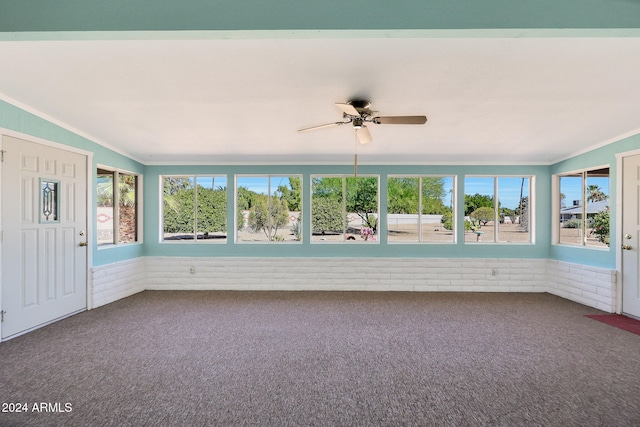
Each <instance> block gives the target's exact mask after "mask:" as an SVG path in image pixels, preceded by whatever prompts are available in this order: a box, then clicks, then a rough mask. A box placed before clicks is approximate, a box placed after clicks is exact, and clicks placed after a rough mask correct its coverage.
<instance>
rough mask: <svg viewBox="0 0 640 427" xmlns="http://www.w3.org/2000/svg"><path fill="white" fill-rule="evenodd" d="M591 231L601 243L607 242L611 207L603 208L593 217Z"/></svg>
mask: <svg viewBox="0 0 640 427" xmlns="http://www.w3.org/2000/svg"><path fill="white" fill-rule="evenodd" d="M591 226H592V227H593V229H592V230H591V232H592V233H593V234H595V235H596V237H597V238H598V241H599V242H600V243H607V244H608V239H609V207H608V206H607V208H606V209H603V210H601V211H600V212H598V213H597V214H595V216H594V217H593V221H592V224H591Z"/></svg>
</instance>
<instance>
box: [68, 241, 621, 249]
mask: <svg viewBox="0 0 640 427" xmlns="http://www.w3.org/2000/svg"><path fill="white" fill-rule="evenodd" d="M80 246H87V242H80ZM629 248H631V246H629Z"/></svg>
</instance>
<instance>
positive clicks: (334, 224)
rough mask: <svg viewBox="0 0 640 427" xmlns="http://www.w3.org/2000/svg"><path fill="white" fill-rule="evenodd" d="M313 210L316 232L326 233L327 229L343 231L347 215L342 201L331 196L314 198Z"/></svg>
mask: <svg viewBox="0 0 640 427" xmlns="http://www.w3.org/2000/svg"><path fill="white" fill-rule="evenodd" d="M311 212H312V214H313V217H312V219H311V224H312V225H313V232H314V233H321V234H324V233H325V232H327V231H337V232H340V233H342V231H343V229H344V228H345V227H346V225H347V216H346V215H345V214H344V212H343V211H342V203H341V202H340V201H338V200H335V199H333V198H331V197H316V198H314V199H313V207H312V208H311Z"/></svg>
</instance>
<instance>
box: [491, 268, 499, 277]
mask: <svg viewBox="0 0 640 427" xmlns="http://www.w3.org/2000/svg"><path fill="white" fill-rule="evenodd" d="M491 275H492V276H497V275H498V269H497V268H492V269H491Z"/></svg>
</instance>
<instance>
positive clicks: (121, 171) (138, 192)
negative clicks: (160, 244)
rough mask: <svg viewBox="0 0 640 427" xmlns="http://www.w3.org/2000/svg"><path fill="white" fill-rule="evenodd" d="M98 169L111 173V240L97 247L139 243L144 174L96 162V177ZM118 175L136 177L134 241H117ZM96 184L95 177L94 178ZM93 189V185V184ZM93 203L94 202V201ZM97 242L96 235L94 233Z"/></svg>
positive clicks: (118, 225)
mask: <svg viewBox="0 0 640 427" xmlns="http://www.w3.org/2000/svg"><path fill="white" fill-rule="evenodd" d="M98 170H104V171H107V172H112V173H113V183H112V184H113V240H114V241H113V242H111V243H102V244H98V245H97V247H98V249H104V248H111V247H116V246H126V245H139V244H142V243H143V217H144V214H143V209H144V206H143V200H144V197H143V193H142V192H143V188H144V185H143V184H144V183H143V180H144V176H143V175H142V174H140V173H137V172H131V171H128V170H125V169H120V168H114V167H112V166H105V165H102V164H98V165H97V166H96V178H97V175H98ZM120 175H132V176H135V177H136V241H135V242H126V243H119V242H118V240H119V230H120V212H119V209H120V191H117V188H118V183H119V178H120ZM96 185H97V179H96ZM94 190H95V186H94ZM94 204H95V203H94ZM94 209H97V204H95V206H94ZM94 221H97V218H94ZM96 231H97V223H96ZM96 242H97V235H96Z"/></svg>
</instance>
